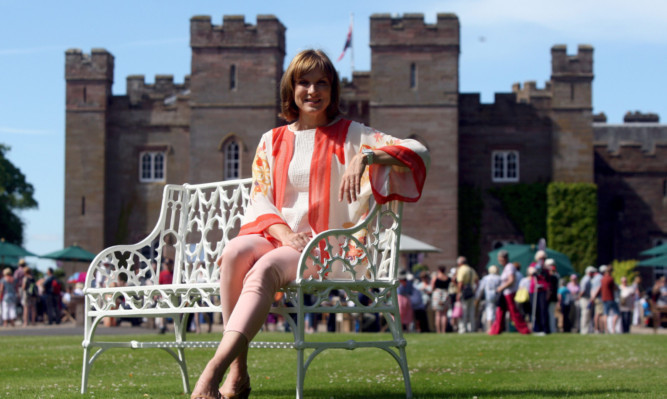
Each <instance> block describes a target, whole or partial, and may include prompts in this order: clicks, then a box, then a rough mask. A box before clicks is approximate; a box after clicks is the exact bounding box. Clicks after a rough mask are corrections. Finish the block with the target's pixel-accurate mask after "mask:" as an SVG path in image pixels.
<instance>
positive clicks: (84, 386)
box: [81, 347, 90, 394]
mask: <svg viewBox="0 0 667 399" xmlns="http://www.w3.org/2000/svg"><path fill="white" fill-rule="evenodd" d="M89 351H90V349H88V348H87V347H86V348H83V368H82V372H81V393H82V394H84V393H86V392H87V391H88V373H89V372H90V363H89V361H88V353H89Z"/></svg>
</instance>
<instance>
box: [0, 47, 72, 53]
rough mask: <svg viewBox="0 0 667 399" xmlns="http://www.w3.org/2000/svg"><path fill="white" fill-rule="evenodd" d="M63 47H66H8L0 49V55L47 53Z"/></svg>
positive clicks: (61, 49)
mask: <svg viewBox="0 0 667 399" xmlns="http://www.w3.org/2000/svg"><path fill="white" fill-rule="evenodd" d="M64 48H66V46H43V47H25V48H8V49H0V55H17V54H39V53H48V52H52V51H61V52H62V51H63V49H64Z"/></svg>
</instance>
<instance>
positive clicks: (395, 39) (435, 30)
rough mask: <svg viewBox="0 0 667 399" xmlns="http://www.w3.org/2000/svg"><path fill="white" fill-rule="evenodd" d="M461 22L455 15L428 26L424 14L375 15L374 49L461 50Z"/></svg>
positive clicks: (372, 34)
mask: <svg viewBox="0 0 667 399" xmlns="http://www.w3.org/2000/svg"><path fill="white" fill-rule="evenodd" d="M459 42H460V38H459V19H458V17H457V16H456V15H455V14H438V17H437V22H436V23H435V24H427V23H425V22H424V14H404V15H403V17H392V16H391V15H390V14H373V15H371V40H370V46H371V48H373V47H377V46H391V47H405V46H411V47H414V46H427V47H433V46H455V47H457V48H458V46H459Z"/></svg>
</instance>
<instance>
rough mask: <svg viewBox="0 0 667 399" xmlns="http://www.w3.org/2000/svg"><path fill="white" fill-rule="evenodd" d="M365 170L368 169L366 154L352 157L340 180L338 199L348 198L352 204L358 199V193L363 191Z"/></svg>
mask: <svg viewBox="0 0 667 399" xmlns="http://www.w3.org/2000/svg"><path fill="white" fill-rule="evenodd" d="M364 171H366V156H365V155H364V154H357V155H355V156H354V157H352V160H351V161H350V164H349V165H348V166H347V168H346V169H345V173H343V178H342V179H341V181H340V188H339V189H338V201H343V200H346V201H347V203H348V204H351V203H352V202H354V201H356V200H357V195H359V193H360V192H361V177H362V176H363V175H364Z"/></svg>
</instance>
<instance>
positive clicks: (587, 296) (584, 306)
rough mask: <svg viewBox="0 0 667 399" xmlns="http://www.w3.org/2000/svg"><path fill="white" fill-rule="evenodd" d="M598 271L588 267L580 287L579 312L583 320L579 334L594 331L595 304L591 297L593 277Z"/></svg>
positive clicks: (581, 320) (580, 323) (580, 322)
mask: <svg viewBox="0 0 667 399" xmlns="http://www.w3.org/2000/svg"><path fill="white" fill-rule="evenodd" d="M596 272H597V269H596V268H595V267H594V266H587V267H586V270H585V275H584V277H583V278H582V279H581V284H580V285H579V288H580V289H579V298H578V299H579V311H580V312H581V318H580V321H579V333H581V334H588V333H590V332H592V331H593V326H592V324H591V323H592V321H593V303H592V302H591V295H592V291H593V277H594V276H595V273H596Z"/></svg>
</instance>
